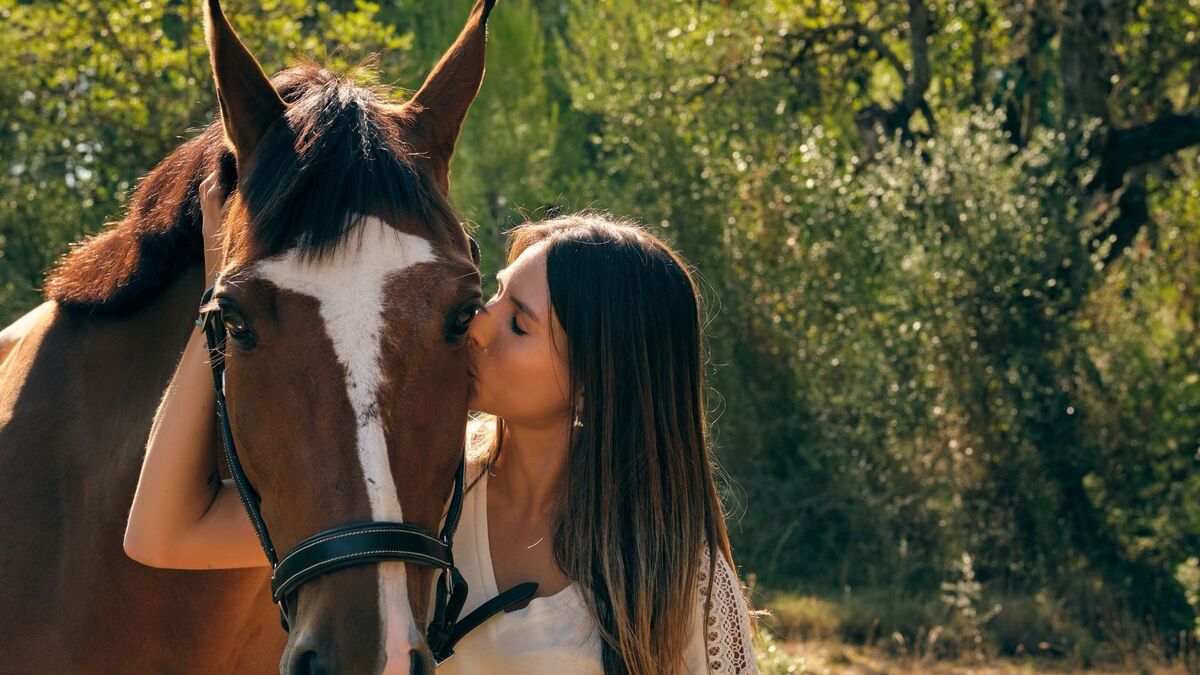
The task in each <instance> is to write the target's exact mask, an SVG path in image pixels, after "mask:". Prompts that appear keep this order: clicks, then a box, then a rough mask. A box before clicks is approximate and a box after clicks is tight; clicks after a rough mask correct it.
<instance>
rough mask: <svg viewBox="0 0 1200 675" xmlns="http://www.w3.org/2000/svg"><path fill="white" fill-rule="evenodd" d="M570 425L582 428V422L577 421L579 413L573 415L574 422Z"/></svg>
mask: <svg viewBox="0 0 1200 675" xmlns="http://www.w3.org/2000/svg"><path fill="white" fill-rule="evenodd" d="M571 425H572V426H576V427H582V426H583V422H581V421H580V420H579V413H575V421H574V422H572V423H571Z"/></svg>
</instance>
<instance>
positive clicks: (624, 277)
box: [126, 175, 757, 674]
mask: <svg viewBox="0 0 1200 675" xmlns="http://www.w3.org/2000/svg"><path fill="white" fill-rule="evenodd" d="M201 195H202V198H201V202H202V211H203V218H204V231H205V237H206V238H207V239H209V241H210V242H213V241H216V233H217V230H218V229H219V226H220V222H221V216H222V203H223V201H224V195H223V194H221V193H220V188H219V183H218V181H217V180H216V178H215V175H214V176H212V177H210V178H209V179H208V180H206V181H205V182H204V184H203V185H202V186H201ZM217 255H219V247H217V246H212V245H210V246H208V247H207V250H206V253H205V256H206V267H207V269H208V270H209V280H210V281H211V280H212V279H213V278H215V273H216V270H218V269H219V268H220V265H219V262H220V261H219V260H209V257H210V256H212V257H215V256H217ZM497 278H498V280H499V281H500V291H499V293H498V294H497V295H496V296H495V297H493V298H492V299H491V300H490V301H489V302H488V303H487V305H486V306H485V307H483V308H482V309H480V310H479V311H478V312H477V314H476V316H475V317H474V318H473V321H472V323H471V326H470V329H469V333H468V335H469V350H470V357H471V359H470V361H471V369H470V370H471V402H470V407H471V409H472V410H474V411H477V412H479V413H482V416H479V417H476V418H474V419H473V420H472V423H471V424H470V425H469V438H468V441H469V442H468V456H469V459H470V461H469V467H470V469H469V471H468V477H467V479H468V490H467V492H466V494H465V497H464V503H463V518H462V520H461V521H460V523H459V528H458V534H457V535H456V536H455V538H454V557H455V561H456V563H457V564H458V565H459V568H460V570H461V571H462V573H463V575H464V577H465V578H466V580H467V582H468V584H469V586H470V588H471V593H470V597H469V598H468V600H467V604H466V606H465V607H464V610H463V611H464V614H465V613H466V612H469V611H471V610H472V609H473V608H474V607H476V606H478V605H479V604H480V603H481V602H483V601H484V600H486V599H488V598H490V597H493V596H495V595H496V594H497V593H499V591H500V590H502V589H506V588H509V587H511V586H513V585H515V584H516V583H519V582H523V581H530V580H532V581H537V582H538V583H539V591H538V597H535V598H534V599H533V600H531V601H530V602H529V603H528V604H527V605H526V606H525V607H523V608H520V609H517V610H513V611H511V612H508V613H501V614H500V615H497V616H495V617H492V618H491V619H490V620H489V621H488V622H486V623H485V624H484V625H483V626H481V627H480V628H478V629H476V630H475V631H473V632H472V633H470V634H468V635H467V636H466V637H465V638H464V639H463V640H462V641H461V642H460V643H459V644H458V646H457V647H456V649H455V652H456V655H455V656H454V658H452V659H449V660H448V661H446V663H445V664H443V665H442V666H441V667H440V672H442V673H447V672H448V673H476V672H484V673H499V672H505V673H507V672H513V673H517V672H520V673H529V672H546V673H550V672H555V673H558V672H581V673H582V672H606V673H610V672H611V673H626V672H627V673H637V674H641V673H659V672H689V673H691V672H719V673H724V672H734V673H742V672H757V667H756V665H755V663H754V654H753V650H752V647H751V643H750V639H751V638H750V618H749V616H748V611H747V605H746V602H745V600H744V599H743V597H742V591H741V585H740V583H739V582H738V579H737V576H736V574H735V573H734V571H733V569H734V568H733V567H732V556H731V553H730V550H729V541H728V537H727V535H726V531H725V523H724V516H723V513H722V509H721V504H720V501H719V498H718V495H717V491H716V488H715V485H714V481H713V463H712V460H711V458H710V455H709V449H708V445H707V439H706V433H705V419H704V405H703V389H704V377H703V356H704V354H703V351H702V344H701V325H700V318H699V312H698V294H697V291H696V286H695V283H694V282H693V280H692V278H691V276H690V274H689V272H688V269H687V266H686V264H685V263H684V262H683V261H682V260H681V259H680V258H679V257H678V256H677V255H676V254H675V253H673V252H672V251H671V250H670V249H669V248H668V247H666V246H665V245H664V244H663V243H662V242H661V241H659V240H658V239H656V238H654V237H653V236H651V235H650V234H648V233H647V232H645V231H644V230H642V229H641V228H639V227H637V226H636V225H633V224H631V223H626V222H620V221H614V220H611V219H607V218H605V217H603V216H600V215H595V214H579V215H574V216H566V217H562V218H556V219H553V220H549V221H544V222H538V223H527V224H524V225H521V226H519V227H517V228H516V229H515V230H513V231H512V232H511V233H510V250H509V255H508V266H507V267H506V268H505V269H504V270H502V271H501V272H499V273H498V274H497ZM193 343H194V344H191V343H190V344H189V346H188V348H187V350H185V353H184V356H183V362H182V363H181V365H180V368H181V369H183V368H185V367H186V368H191V369H192V370H194V371H198V372H199V375H197V376H195V377H186V378H184V379H182V380H179V382H180V384H179V385H178V386H176V387H172V388H171V389H170V390H168V392H167V394H166V398H167V400H164V403H163V405H162V406H161V407H160V409H159V417H158V418H156V419H155V423H154V430H153V431H152V433H151V436H150V442H149V447H148V449H147V455H146V462H145V465H144V467H143V470H142V475H141V478H140V479H139V483H138V491H137V494H136V495H135V498H134V503H133V507H132V509H131V512H130V519H129V525H128V528H127V531H126V550H127V551H128V552H129V553H130V555H131V556H132V557H134V558H135V559H140V560H144V561H146V562H148V563H149V564H154V565H156V566H161V567H181V568H191V569H194V568H205V567H209V568H215V567H239V566H253V565H262V564H265V562H266V561H265V559H264V558H263V556H262V552H261V550H259V549H258V547H257V543H256V542H255V540H254V538H253V537H252V536H247V537H230V536H228V533H229V531H230V530H231V528H248V527H249V520H248V518H247V517H246V516H245V514H244V513H240V514H239V513H237V512H236V511H235V510H232V509H226V510H225V511H220V510H218V509H210V510H208V511H207V512H205V513H204V515H203V516H201V518H202V519H203V520H207V521H210V522H202V523H199V525H200V527H197V523H196V522H195V521H194V520H193V521H191V522H189V521H188V520H187V519H188V518H189V517H190V518H193V519H194V518H195V516H194V515H191V516H189V515H187V514H189V513H190V514H194V513H195V509H194V508H193V509H190V510H189V509H187V508H186V507H185V506H184V505H183V504H181V502H182V501H184V499H185V498H184V497H180V495H188V494H191V495H192V496H195V495H199V494H206V495H208V497H207V499H208V500H210V501H209V502H208V503H218V502H219V503H228V504H236V501H235V500H218V501H211V500H212V495H213V492H214V490H220V489H228V488H223V487H222V486H221V484H220V482H219V481H214V482H215V484H216V487H215V488H214V487H213V485H212V484H211V483H210V484H209V485H205V481H206V479H207V478H208V477H206V476H204V475H201V474H202V473H203V470H202V469H200V467H201V466H202V462H201V460H200V456H201V455H202V454H203V449H202V448H203V443H202V442H201V441H200V439H202V438H204V436H203V433H206V432H207V430H208V429H209V426H208V425H210V424H211V417H210V416H211V414H212V410H213V403H212V401H211V400H207V399H211V397H212V390H211V382H207V383H206V382H205V379H204V377H203V376H204V375H206V373H205V372H203V367H202V365H203V360H204V358H205V355H204V354H202V353H197V352H202V351H203V349H202V346H201V344H200V342H199V341H198V340H193ZM189 350H196V351H195V352H192V353H189ZM197 363H199V364H200V366H197ZM177 377H178V376H177ZM171 397H187V398H188V399H191V400H190V401H189V402H188V403H186V404H183V405H173V402H172V401H170V400H169V399H170V398H171ZM205 397H207V399H206V398H205ZM168 409H169V410H171V411H191V412H183V413H180V412H172V413H171V419H161V418H162V417H164V416H163V410H168ZM177 416H181V417H186V418H188V419H175V417H177ZM168 465H173V466H168ZM164 467H167V468H164ZM180 467H182V468H180ZM188 467H194V469H195V470H194V471H192V475H194V480H192V481H191V485H190V486H189V487H190V490H191V491H190V492H189V491H188V490H179V489H177V488H178V486H177V485H164V484H163V483H164V482H167V479H166V478H162V479H159V478H158V477H159V476H173V477H176V478H175V479H174V480H178V479H177V477H178V476H182V475H189V474H188V470H189V469H188ZM210 480H211V479H210ZM185 528H186V529H188V530H189V531H190V532H192V533H193V535H192V537H190V540H189V546H186V547H180V546H161V547H158V549H159V550H160V551H161V550H172V551H174V553H173V554H172V556H173V557H169V558H165V557H163V555H161V554H159V555H156V556H149V555H139V547H138V546H137V545H134V544H133V543H132V542H145V541H160V542H161V540H162V539H164V538H166V539H169V538H170V537H171V536H172V533H174V532H180V531H182V530H183V529H185ZM197 532H199V533H204V534H203V536H201V537H200V539H199V540H198V539H197V536H196V534H195V533H197ZM234 540H236V541H243V542H246V543H247V545H246V546H245V547H244V549H245V550H230V546H229V544H228V542H229V541H234ZM206 542H207V543H206ZM714 561H715V562H714ZM708 598H711V599H712V602H706V600H707V599H708Z"/></svg>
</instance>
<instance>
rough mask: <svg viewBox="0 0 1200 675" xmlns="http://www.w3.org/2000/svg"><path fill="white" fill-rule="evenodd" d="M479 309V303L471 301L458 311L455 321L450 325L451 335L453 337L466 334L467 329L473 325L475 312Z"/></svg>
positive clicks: (456, 337)
mask: <svg viewBox="0 0 1200 675" xmlns="http://www.w3.org/2000/svg"><path fill="white" fill-rule="evenodd" d="M477 311H479V303H471V304H469V305H467V306H465V307H463V308H462V309H460V310H459V311H458V314H457V315H456V316H455V317H454V323H453V325H451V326H450V330H449V333H450V337H451V338H452V339H458V338H461V337H462V336H463V335H466V333H467V329H468V328H470V327H471V320H472V319H474V318H475V312H477Z"/></svg>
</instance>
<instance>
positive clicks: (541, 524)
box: [486, 494, 570, 598]
mask: <svg viewBox="0 0 1200 675" xmlns="http://www.w3.org/2000/svg"><path fill="white" fill-rule="evenodd" d="M486 498H487V499H488V508H487V510H486V513H487V531H488V543H489V546H490V550H489V551H488V553H489V554H490V557H491V562H492V572H493V574H494V575H495V579H496V587H497V588H498V589H500V590H504V589H508V588H511V587H513V586H515V585H517V584H519V583H524V582H527V581H532V582H534V583H536V584H537V585H538V590H537V593H536V595H535V596H534V597H539V598H541V597H548V596H551V595H555V594H556V593H558V592H559V591H562V590H563V589H564V588H566V587H567V586H568V585H569V584H570V579H569V578H567V576H566V575H565V574H564V573H563V571H562V570H561V569H559V567H558V563H557V562H555V560H554V546H553V543H552V542H553V535H554V533H553V530H552V526H551V524H550V522H549V521H548V519H546V518H530V517H528V516H523V515H518V514H515V513H513V512H512V511H511V510H510V509H508V508H507V507H506V505H505V504H504V500H503V498H499V497H496V496H495V495H494V494H489V495H488V496H487V497H486Z"/></svg>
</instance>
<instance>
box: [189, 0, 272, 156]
mask: <svg viewBox="0 0 1200 675" xmlns="http://www.w3.org/2000/svg"><path fill="white" fill-rule="evenodd" d="M204 35H205V38H206V40H207V42H208V54H209V60H210V62H211V63H212V71H213V79H214V81H215V82H216V85H217V101H219V102H220V104H221V121H222V122H223V123H224V125H225V137H226V138H227V139H228V140H229V143H230V144H231V145H232V146H233V152H234V154H235V155H237V158H238V163H239V164H242V163H243V162H245V160H246V158H247V157H249V156H250V154H251V153H253V152H254V150H255V148H257V147H258V144H259V142H260V141H261V140H262V138H263V136H264V135H266V132H267V129H268V128H270V126H271V125H272V124H273V123H274V122H275V121H276V120H277V119H279V118H280V117H282V116H283V113H284V112H285V111H286V110H287V104H286V103H284V101H283V99H282V98H280V96H279V92H277V91H275V87H273V86H271V81H270V80H269V79H267V75H266V73H264V72H263V69H262V66H260V65H258V61H255V60H254V56H253V55H252V54H251V53H250V50H248V49H246V45H244V44H242V41H241V39H239V38H238V36H237V33H235V32H234V30H233V27H232V26H230V25H229V21H228V20H227V19H226V18H225V13H224V12H222V11H221V3H220V2H219V1H218V0H206V2H205V4H204ZM241 172H242V174H243V175H245V167H244V166H242V167H241Z"/></svg>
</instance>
